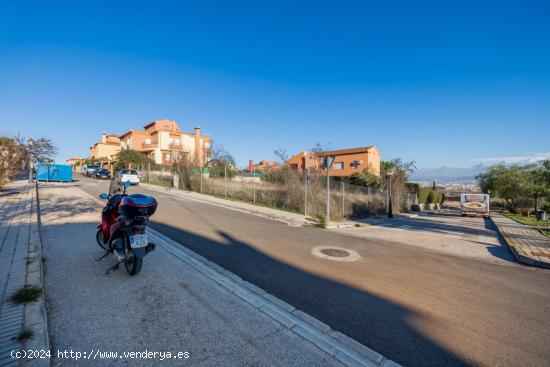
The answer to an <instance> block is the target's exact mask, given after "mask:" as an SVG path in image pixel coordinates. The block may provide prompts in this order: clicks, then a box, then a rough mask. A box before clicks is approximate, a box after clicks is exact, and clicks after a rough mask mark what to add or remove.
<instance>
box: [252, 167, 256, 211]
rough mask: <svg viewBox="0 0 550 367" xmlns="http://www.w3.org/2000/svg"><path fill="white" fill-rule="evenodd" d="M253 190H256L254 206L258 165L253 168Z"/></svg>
mask: <svg viewBox="0 0 550 367" xmlns="http://www.w3.org/2000/svg"><path fill="white" fill-rule="evenodd" d="M252 176H253V177H252V178H253V180H252V188H253V190H254V204H256V165H255V164H254V165H253V166H252Z"/></svg>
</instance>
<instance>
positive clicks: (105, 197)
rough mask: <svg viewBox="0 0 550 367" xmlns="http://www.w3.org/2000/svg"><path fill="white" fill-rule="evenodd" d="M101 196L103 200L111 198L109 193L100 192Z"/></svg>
mask: <svg viewBox="0 0 550 367" xmlns="http://www.w3.org/2000/svg"><path fill="white" fill-rule="evenodd" d="M99 198H100V199H103V200H107V199H109V195H107V194H99Z"/></svg>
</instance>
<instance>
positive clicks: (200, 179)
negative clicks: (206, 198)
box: [200, 166, 202, 194]
mask: <svg viewBox="0 0 550 367" xmlns="http://www.w3.org/2000/svg"><path fill="white" fill-rule="evenodd" d="M200 170H201V171H200V182H201V184H200V186H201V194H202V166H201V167H200Z"/></svg>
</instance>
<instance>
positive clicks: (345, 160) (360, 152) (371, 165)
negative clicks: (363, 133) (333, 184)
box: [287, 146, 380, 177]
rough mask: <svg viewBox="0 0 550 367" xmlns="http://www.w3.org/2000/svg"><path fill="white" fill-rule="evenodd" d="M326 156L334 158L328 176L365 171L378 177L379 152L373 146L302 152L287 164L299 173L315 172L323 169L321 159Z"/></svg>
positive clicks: (343, 175)
mask: <svg viewBox="0 0 550 367" xmlns="http://www.w3.org/2000/svg"><path fill="white" fill-rule="evenodd" d="M327 156H330V157H334V163H333V164H332V167H331V168H330V170H329V175H330V176H336V177H349V176H351V175H352V174H354V173H355V172H359V173H360V172H363V171H364V170H365V169H369V170H370V171H371V172H372V173H373V174H375V175H377V176H380V152H379V151H378V149H377V148H376V147H374V146H368V147H359V148H350V149H339V150H330V151H325V152H322V153H312V152H307V151H303V152H300V153H298V154H295V155H293V156H292V157H291V158H290V159H289V160H288V161H287V163H288V164H289V165H290V167H291V168H293V169H295V170H297V171H299V172H302V171H303V170H304V169H307V170H312V169H313V170H317V169H322V168H323V158H325V157H327Z"/></svg>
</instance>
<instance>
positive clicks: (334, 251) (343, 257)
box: [311, 246, 361, 261]
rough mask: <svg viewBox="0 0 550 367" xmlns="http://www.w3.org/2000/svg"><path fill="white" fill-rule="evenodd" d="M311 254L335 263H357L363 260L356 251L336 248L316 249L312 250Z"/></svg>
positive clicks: (321, 247) (319, 247)
mask: <svg viewBox="0 0 550 367" xmlns="http://www.w3.org/2000/svg"><path fill="white" fill-rule="evenodd" d="M311 254H312V255H313V256H316V257H320V258H322V259H326V260H333V261H357V260H359V259H360V258H361V256H359V254H358V253H357V252H356V251H354V250H349V249H344V248H339V247H334V246H318V247H314V248H313V249H311Z"/></svg>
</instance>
